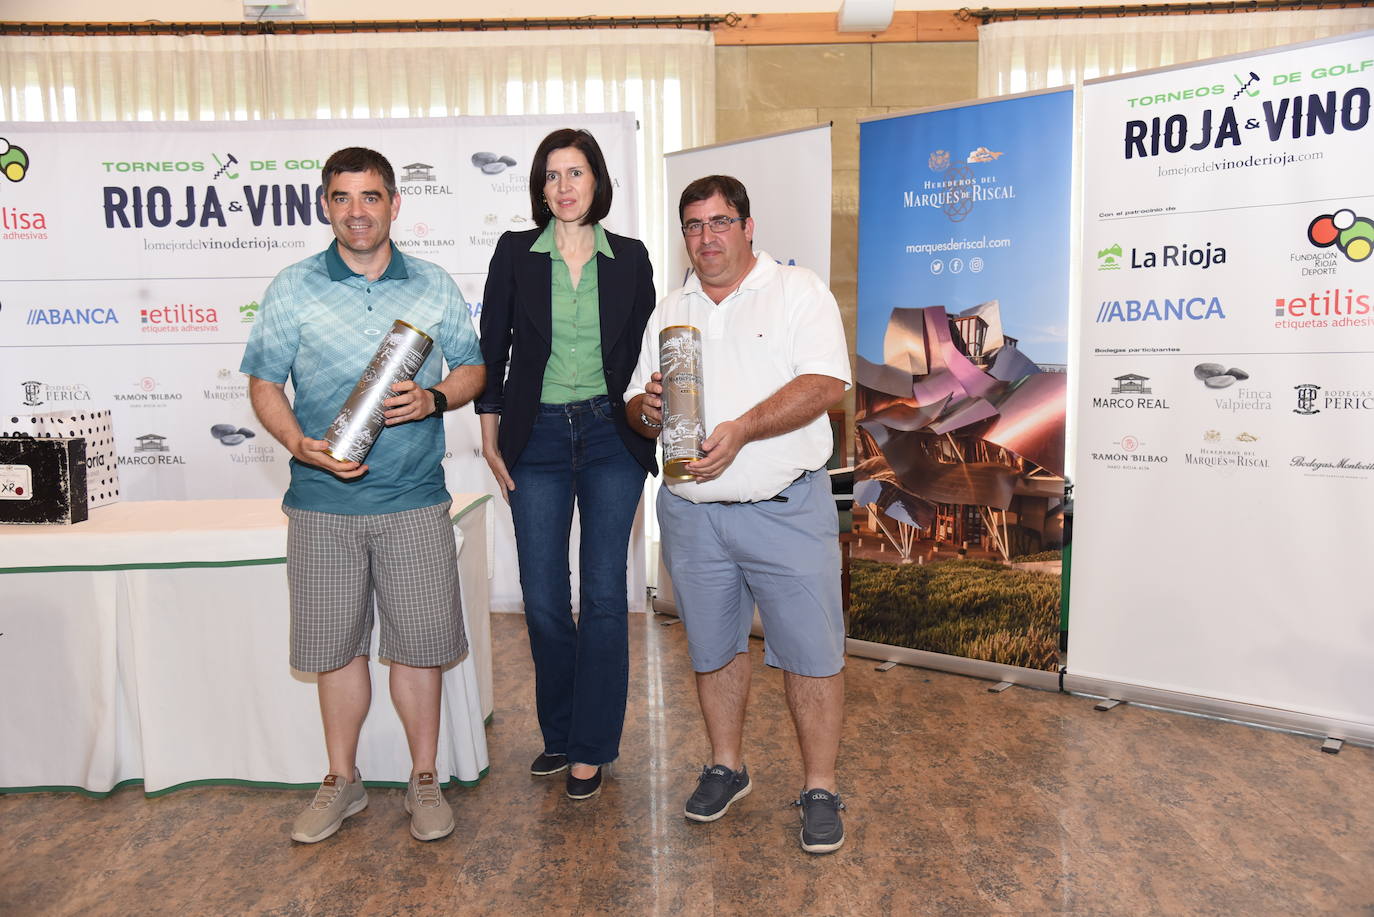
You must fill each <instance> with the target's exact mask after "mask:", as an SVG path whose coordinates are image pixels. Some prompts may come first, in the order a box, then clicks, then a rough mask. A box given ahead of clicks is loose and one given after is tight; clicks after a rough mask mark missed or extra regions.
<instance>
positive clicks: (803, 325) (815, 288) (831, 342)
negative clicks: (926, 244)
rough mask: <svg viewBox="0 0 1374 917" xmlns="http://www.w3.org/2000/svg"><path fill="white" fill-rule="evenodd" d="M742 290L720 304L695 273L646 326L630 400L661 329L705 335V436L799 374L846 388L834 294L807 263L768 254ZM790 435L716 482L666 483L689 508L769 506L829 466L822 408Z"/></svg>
mask: <svg viewBox="0 0 1374 917" xmlns="http://www.w3.org/2000/svg"><path fill="white" fill-rule="evenodd" d="M756 254H757V256H758V259H757V261H756V262H755V264H754V267H753V269H752V270H750V271H749V274H748V276H746V277H745V278H744V281H743V282H742V283H741V284H740V285H739V288H738V289H737V290H735V291H734V292H733V293H731V294H730V295H729V296H727V297H725V299H724V301H722V302H721V303H720V304H719V305H717V304H716V303H714V302H712V301H711V298H710V297H709V296H707V295H706V294H705V293H704V292H702V289H701V281H700V280H699V279H698V278H697V276H696V275H695V274H693V275H692V276H691V277H689V278H688V279H687V283H686V284H685V285H684V286H683V287H682V288H681V289H678V290H674V291H673V292H672V293H669V294H668V295H667V296H665V297H663V300H662V301H661V302H660V303H659V304H658V308H656V309H655V310H654V314H653V315H652V316H651V317H650V318H649V324H648V327H646V328H645V329H644V342H643V345H642V346H641V348H640V351H639V362H638V364H637V365H636V366H635V371H634V375H633V376H631V377H630V386H629V388H627V389H626V390H625V401H626V402H627V403H628V402H629V400H630V399H631V398H633V397H634V396H635V395H639V394H642V393H643V392H644V386H645V384H646V383H648V381H649V377H650V376H651V375H652V374H653V373H655V372H658V369H659V365H658V333H659V332H660V331H662V330H663V329H664V328H666V327H668V326H669V325H692V326H694V327H696V328H698V329H700V331H701V342H702V359H701V362H702V370H703V375H704V376H705V381H704V384H703V386H702V398H703V401H704V403H705V408H706V431H707V434H708V435H709V434H710V433H711V431H713V430H715V428H716V426H717V425H718V424H720V423H722V422H724V421H727V420H734V419H735V418H737V417H739V416H740V415H741V414H744V413H745V412H747V411H749V410H750V409H751V408H753V407H754V406H755V405H756V404H758V403H759V402H760V401H763V400H764V399H765V398H767V397H768V396H769V395H771V394H773V393H774V392H776V391H777V390H778V389H780V388H782V387H783V386H784V385H786V384H787V383H789V382H791V381H792V380H793V379H795V378H797V377H798V376H802V375H808V374H816V375H822V376H833V377H834V378H836V379H839V380H840V381H842V382H844V384H845V388H846V389H847V388H849V385H850V374H849V346H848V344H847V343H846V342H845V338H844V325H843V323H842V322H841V321H840V309H839V306H838V305H836V303H835V297H834V296H833V295H832V294H831V292H830V290H828V289H826V286H825V284H823V283H821V279H820V278H819V277H817V276H816V275H815V274H814V273H812V272H811V271H810V270H808V269H806V268H804V267H788V266H784V265H780V264H778V263H777V262H776V261H774V260H773V259H772V257H770V256H769V254H768V253H767V252H762V251H760V252H757V253H756ZM828 407H829V405H817V406H816V409H817V411H819V412H820V416H819V417H817V418H816V419H815V420H813V421H812V422H811V423H809V424H807V425H806V426H804V427H802V428H801V429H799V430H793V431H792V432H791V433H784V434H783V435H781V436H774V437H771V438H768V439H760V440H755V441H754V442H751V443H748V444H747V445H745V447H744V448H743V449H741V450H740V451H739V454H738V455H737V456H735V460H734V462H733V463H731V465H730V467H729V468H727V469H725V472H724V473H723V474H722V475H721V476H720V477H719V478H716V479H715V480H713V481H707V482H705V483H703V484H697V483H695V482H690V481H689V482H685V483H669V484H668V489H669V490H671V491H672V492H673V493H674V494H677V495H678V496H679V497H683V498H685V499H687V500H690V501H692V502H693V503H714V502H723V501H735V502H745V501H755V500H767V499H769V498H770V497H774V496H777V494H778V493H779V492H781V491H782V490H783V489H784V488H786V487H787V485H789V484H791V483H792V481H794V480H795V479H796V478H797V476H798V475H800V474H801V473H802V472H804V471H813V470H815V469H817V468H822V467H824V466H825V463H826V461H827V460H828V459H829V458H830V455H831V452H832V451H833V450H834V441H833V439H832V436H831V432H830V422H829V420H828V419H827V418H826V415H825V410H824V409H825V408H828Z"/></svg>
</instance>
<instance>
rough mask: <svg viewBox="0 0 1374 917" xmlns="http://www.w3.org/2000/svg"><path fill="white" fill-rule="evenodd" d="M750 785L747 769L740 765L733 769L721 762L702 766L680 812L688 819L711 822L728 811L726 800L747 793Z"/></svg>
mask: <svg viewBox="0 0 1374 917" xmlns="http://www.w3.org/2000/svg"><path fill="white" fill-rule="evenodd" d="M753 788H754V785H753V784H752V783H750V782H749V769H748V768H746V767H745V766H744V765H743V764H741V765H740V766H739V770H737V771H732V770H730V768H728V767H726V766H725V765H724V764H713V765H711V766H710V767H703V768H702V769H701V776H700V777H698V778H697V788H696V789H695V790H693V791H692V795H691V796H689V797H687V805H686V806H684V807H683V813H682V814H684V815H686V816H687V817H688V818H690V819H691V820H692V821H715V820H716V819H717V818H720V817H721V816H722V815H724V814H725V813H726V812H728V811H730V803H732V802H734V801H735V800H736V799H743V798H744V797H745V796H748V795H749V791H750V790H752V789H753Z"/></svg>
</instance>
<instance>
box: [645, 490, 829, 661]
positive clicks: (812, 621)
mask: <svg viewBox="0 0 1374 917" xmlns="http://www.w3.org/2000/svg"><path fill="white" fill-rule="evenodd" d="M780 496H783V497H786V498H787V500H786V502H781V501H776V502H775V501H763V502H759V503H693V502H691V501H690V500H684V499H682V498H681V497H678V496H675V495H674V494H673V493H672V492H670V491H669V490H668V488H666V487H664V488H661V489H660V490H659V492H658V524H659V529H660V531H661V532H662V550H663V562H664V565H665V566H666V567H667V568H668V575H669V576H671V577H672V578H673V597H674V599H675V600H676V602H677V609H678V614H679V615H680V616H681V618H682V623H683V624H684V625H685V627H686V628H687V643H688V647H689V649H690V652H691V656H692V668H693V669H694V670H695V671H698V672H714V671H715V670H716V669H719V668H720V667H722V666H724V665H726V664H728V663H729V662H730V660H732V659H734V658H735V656H736V655H737V654H739V653H744V652H748V649H749V628H750V626H751V625H752V624H753V620H754V606H755V604H757V605H758V609H759V617H760V618H761V619H762V621H763V644H764V645H763V661H764V662H765V663H767V664H768V665H770V666H774V667H776V668H780V669H784V670H786V671H788V672H792V673H794V674H797V675H808V676H812V677H817V678H824V677H826V676H829V675H834V674H836V673H837V672H839V671H840V670H841V669H843V668H844V610H843V606H842V605H841V603H840V543H839V517H838V515H837V513H836V511H835V499H834V497H833V496H832V495H831V492H830V477H829V475H827V474H826V473H825V471H824V470H821V471H812V472H808V473H807V474H805V475H803V476H802V477H801V478H799V479H798V480H797V481H795V482H794V483H793V484H791V485H790V486H789V487H788V488H787V489H786V490H784V491H783V492H782V494H781V495H780Z"/></svg>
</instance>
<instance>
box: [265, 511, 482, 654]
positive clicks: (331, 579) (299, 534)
mask: <svg viewBox="0 0 1374 917" xmlns="http://www.w3.org/2000/svg"><path fill="white" fill-rule="evenodd" d="M449 506H450V504H449V503H439V504H436V505H434V506H426V507H422V508H420V509H411V510H405V511H403V512H399V513H383V514H379V515H362V516H348V515H342V514H338V513H319V512H314V511H311V510H301V509H294V508H292V507H283V508H282V510H283V512H285V513H286V515H287V518H288V520H289V521H288V523H287V529H286V577H287V582H288V583H289V585H290V591H291V666H292V668H295V669H297V670H298V671H301V672H330V671H333V670H334V669H337V668H339V667H340V666H343V665H347V664H348V662H349V661H350V660H352V659H353V658H354V657H356V656H366V655H368V650H369V648H370V646H371V641H372V608H373V602H372V599H373V596H374V594H375V596H376V600H377V601H376V608H377V613H378V615H379V617H380V618H381V622H382V634H381V642H380V645H379V647H378V650H377V654H378V655H379V656H382V657H385V658H387V659H390V660H392V661H393V662H399V663H401V664H402V665H409V666H416V667H424V666H439V665H446V664H448V663H450V662H452V661H453V660H455V659H457V658H458V657H460V656H461V655H463V653H464V652H466V651H467V635H466V633H465V632H464V629H463V606H462V600H461V598H460V597H459V594H458V552H457V549H456V548H455V545H454V533H453V523H452V521H451V520H450V519H449V516H448V510H449Z"/></svg>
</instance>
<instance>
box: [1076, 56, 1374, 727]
mask: <svg viewBox="0 0 1374 917" xmlns="http://www.w3.org/2000/svg"><path fill="white" fill-rule="evenodd" d="M1371 85H1374V33H1364V34H1362V35H1359V36H1355V37H1352V38H1347V39H1341V40H1333V41H1328V42H1323V43H1316V44H1311V45H1302V46H1293V47H1290V48H1281V49H1275V50H1273V51H1270V52H1265V53H1257V54H1253V55H1247V56H1241V57H1236V58H1231V59H1224V60H1217V61H1212V62H1207V63H1202V64H1197V65H1190V66H1187V67H1179V68H1175V69H1171V70H1165V71H1156V72H1152V73H1148V74H1142V75H1136V76H1130V77H1126V78H1121V79H1112V80H1105V81H1100V82H1095V83H1092V84H1089V85H1087V86H1086V87H1085V88H1084V93H1083V116H1084V132H1083V133H1084V162H1085V188H1084V196H1083V207H1084V214H1083V245H1084V254H1083V259H1082V262H1083V276H1082V289H1083V331H1082V337H1081V345H1082V350H1081V353H1080V363H1079V366H1080V367H1081V373H1080V374H1079V376H1078V381H1077V383H1076V384H1077V385H1078V403H1079V405H1080V407H1081V413H1082V417H1081V420H1080V423H1079V428H1078V437H1077V439H1078V450H1077V456H1076V458H1077V462H1076V472H1077V482H1076V483H1077V486H1076V488H1075V499H1076V503H1077V513H1076V517H1075V520H1074V522H1075V532H1074V553H1075V557H1074V569H1075V573H1077V572H1078V571H1080V570H1082V571H1085V574H1087V573H1089V572H1090V575H1082V576H1078V575H1076V576H1074V578H1073V594H1072V602H1071V604H1072V607H1073V613H1074V625H1073V628H1072V629H1071V631H1070V636H1069V657H1068V663H1069V670H1070V672H1071V673H1072V674H1074V675H1083V676H1097V677H1101V678H1105V679H1110V680H1113V681H1116V682H1119V683H1128V684H1137V685H1143V686H1149V687H1154V688H1161V689H1166V690H1171V691H1177V692H1185V693H1188V694H1193V695H1200V696H1205V697H1211V698H1220V699H1225V700H1229V701H1236V702H1243V703H1248V704H1257V705H1262V706H1265V707H1272V708H1279V709H1284V710H1291V711H1298V712H1301V713H1306V714H1311V715H1317V716H1323V717H1331V718H1335V719H1338V720H1341V721H1346V722H1353V723H1359V724H1374V619H1371V616H1370V613H1369V612H1370V608H1371V604H1370V600H1369V598H1368V595H1367V592H1368V590H1367V589H1366V588H1365V587H1364V586H1362V585H1361V582H1362V580H1363V577H1364V575H1365V573H1366V571H1367V569H1368V566H1369V560H1368V554H1369V551H1368V541H1369V539H1368V529H1369V519H1370V516H1371V514H1374V308H1372V306H1374V302H1372V301H1374V258H1371V257H1370V254H1371V246H1372V245H1374V174H1372V173H1371V172H1370V169H1369V161H1370V150H1371V143H1374V128H1371V126H1370V118H1371V111H1370V101H1371V100H1370V96H1371Z"/></svg>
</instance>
